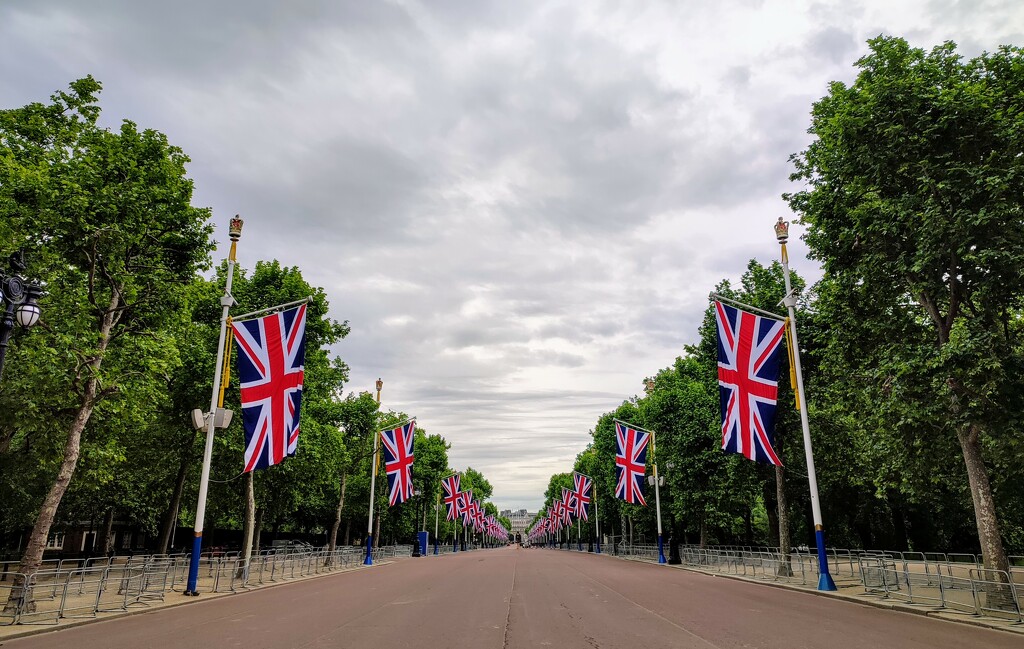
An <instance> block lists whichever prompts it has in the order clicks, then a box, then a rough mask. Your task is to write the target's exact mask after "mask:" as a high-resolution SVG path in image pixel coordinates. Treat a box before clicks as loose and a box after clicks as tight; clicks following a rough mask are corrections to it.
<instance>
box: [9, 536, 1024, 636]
mask: <svg viewBox="0 0 1024 649" xmlns="http://www.w3.org/2000/svg"><path fill="white" fill-rule="evenodd" d="M861 590H863V589H861ZM856 591H857V588H856V587H852V586H849V585H843V584H840V590H839V591H837V592H831V593H829V592H819V591H817V590H814V589H813V588H809V587H804V586H797V585H790V584H783V583H774V582H766V581H763V580H760V579H757V580H753V579H748V578H744V577H737V576H733V575H720V574H714V573H708V572H705V571H701V570H695V569H692V568H688V567H685V566H667V565H657V564H652V563H650V562H646V561H636V560H620V559H617V558H615V557H611V556H608V555H604V554H603V555H595V554H588V553H579V552H567V551H564V550H548V549H522V548H518V547H509V548H500V549H494V550H480V551H474V552H460V553H455V554H447V555H442V556H439V557H431V556H428V557H424V558H418V559H410V558H399V559H394V560H388V561H386V562H380V563H378V564H377V565H374V566H361V565H360V566H357V567H352V568H349V569H347V570H345V571H340V572H335V573H330V574H325V575H319V576H311V577H306V578H297V579H294V580H289V581H286V582H283V583H279V584H273V585H268V586H263V587H259V588H254V589H252V590H249V591H246V592H239V593H225V594H213V593H208V594H203V595H201V596H200V597H195V598H194V597H185V596H183V595H181V594H180V593H170V592H169V593H167V594H166V596H165V597H164V600H163V601H154V602H150V603H149V605H148V606H147V607H145V608H139V609H132V610H129V611H124V612H114V613H105V614H100V615H99V616H97V617H96V618H87V619H73V620H62V621H61V622H60V623H59V624H57V625H52V624H51V625H45V626H43V625H40V626H27V625H18V626H3V627H0V646H3V647H4V648H5V649H32V648H37V647H58V646H59V647H75V649H94V648H95V649H100V648H103V649H107V648H110V649H117V648H119V647H125V648H128V647H131V648H136V647H152V648H153V649H161V648H163V647H181V646H204V645H212V646H218V647H231V646H240V647H242V646H244V647H246V648H247V649H253V648H254V647H268V648H277V647H281V648H284V647H349V646H351V647H356V646H359V647H362V646H373V647H377V648H379V649H386V648H388V647H403V646H416V647H425V648H430V647H452V648H454V649H461V648H463V647H465V648H467V649H468V648H472V649H478V648H480V647H501V648H502V649H518V648H520V647H522V648H525V647H544V646H557V647H559V649H572V648H574V647H580V648H581V649H594V648H595V647H602V648H607V647H638V646H640V647H644V648H645V649H656V648H658V647H685V648H687V649H695V648H701V649H706V648H707V647H715V648H725V647H736V648H739V647H779V648H780V649H782V648H785V649H792V648H793V647H828V648H829V649H846V648H847V647H893V648H894V649H895V648H900V649H903V648H917V647H921V648H923V647H929V648H931V647H963V648H964V649H974V648H978V647H984V648H986V649H1003V648H1009V647H1016V648H1018V649H1019V648H1021V647H1024V627H1022V625H1020V624H1014V623H1012V622H1009V621H1003V620H998V619H990V618H981V617H977V616H972V615H965V614H960V613H955V612H951V611H947V610H937V609H934V608H932V607H926V606H918V605H907V604H902V603H896V602H891V601H887V600H884V599H881V598H879V597H877V596H874V595H868V594H864V593H863V592H861V593H858V592H856Z"/></svg>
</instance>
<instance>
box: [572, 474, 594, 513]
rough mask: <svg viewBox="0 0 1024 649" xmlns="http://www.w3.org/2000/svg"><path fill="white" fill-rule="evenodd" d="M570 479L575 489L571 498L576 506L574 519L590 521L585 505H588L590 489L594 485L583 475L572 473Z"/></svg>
mask: <svg viewBox="0 0 1024 649" xmlns="http://www.w3.org/2000/svg"><path fill="white" fill-rule="evenodd" d="M572 479H573V485H574V487H575V490H574V491H573V498H574V499H575V500H574V502H575V504H576V512H575V514H576V518H580V519H583V520H585V521H588V520H590V519H589V518H588V517H587V505H589V504H590V488H591V487H592V486H593V485H594V481H593V480H591V479H590V476H588V475H585V474H583V473H573V474H572Z"/></svg>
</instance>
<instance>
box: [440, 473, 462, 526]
mask: <svg viewBox="0 0 1024 649" xmlns="http://www.w3.org/2000/svg"><path fill="white" fill-rule="evenodd" d="M441 486H442V487H444V506H445V508H446V514H445V520H448V521H454V520H455V519H457V518H458V517H459V474H458V473H453V474H451V475H450V476H448V477H447V478H445V479H444V480H442V481H441Z"/></svg>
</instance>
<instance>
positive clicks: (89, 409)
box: [0, 77, 212, 607]
mask: <svg viewBox="0 0 1024 649" xmlns="http://www.w3.org/2000/svg"><path fill="white" fill-rule="evenodd" d="M99 90H100V85H99V84H98V83H97V82H96V81H94V80H93V79H92V78H91V77H90V78H86V79H82V80H80V81H77V82H75V83H73V84H72V85H71V92H70V93H58V94H55V95H54V96H53V97H52V98H51V99H52V103H51V104H50V105H49V106H43V105H40V104H31V105H29V106H26V107H24V108H20V109H13V110H5V111H0V194H2V198H0V211H2V213H3V215H4V217H5V218H7V217H8V215H10V218H11V220H12V222H14V223H15V226H14V229H15V230H16V232H17V234H16V238H15V240H16V241H20V242H21V243H25V244H30V245H32V246H34V248H35V249H36V250H37V251H38V254H39V257H40V261H39V262H38V263H37V265H36V266H35V267H34V268H32V270H33V271H34V272H35V273H36V274H37V275H38V276H40V277H42V278H43V279H44V280H45V281H46V283H47V287H48V291H49V296H48V297H47V298H46V309H47V312H48V316H47V325H48V326H47V329H46V330H45V333H44V334H43V336H44V337H45V338H46V344H47V346H48V348H49V349H51V350H52V354H53V356H54V357H56V358H58V359H61V360H60V365H56V366H54V367H51V368H49V369H51V370H52V371H53V372H54V374H55V375H56V376H57V378H56V381H58V382H59V383H60V384H62V385H63V387H64V398H63V400H62V402H60V403H54V404H51V405H52V407H53V408H54V411H65V412H67V413H68V418H67V419H63V418H60V419H58V421H61V422H62V423H66V426H67V427H66V437H65V439H64V442H63V451H62V458H61V461H60V463H59V466H58V467H57V470H56V475H55V477H54V479H53V482H52V486H51V487H50V489H49V491H48V493H47V495H46V497H45V498H44V499H43V502H42V505H41V507H40V509H39V514H38V515H37V517H36V521H35V525H34V527H33V529H32V533H31V536H30V537H29V541H28V543H27V545H26V547H25V552H24V555H23V556H22V559H21V563H20V565H19V568H18V573H20V574H21V575H25V574H30V573H32V572H34V571H35V570H36V569H37V568H38V566H39V564H40V561H41V560H42V556H43V550H44V548H45V545H46V540H47V536H48V534H49V531H50V526H51V524H52V523H53V520H54V517H55V516H56V513H57V507H58V506H59V505H60V502H61V499H62V498H63V496H64V493H65V491H66V490H67V488H68V485H69V484H70V482H71V479H72V476H73V475H74V473H75V468H76V466H77V464H78V458H79V454H80V450H81V442H82V435H83V432H84V431H85V430H86V428H87V426H88V425H89V421H90V418H91V417H92V415H93V412H94V410H95V409H96V408H97V407H98V406H100V405H101V404H102V403H103V402H105V401H107V402H109V403H110V404H111V405H110V407H111V408H112V409H116V408H117V407H118V404H119V403H122V402H123V400H124V399H125V393H126V392H129V391H130V392H131V393H134V394H135V395H136V396H138V394H139V393H142V392H151V393H155V392H158V391H159V389H160V387H161V386H160V385H159V384H160V379H159V377H160V376H161V375H162V374H164V373H166V372H167V371H168V370H169V368H171V367H173V366H174V365H175V364H176V363H177V357H176V351H175V349H174V346H173V344H171V341H170V338H169V336H167V335H166V332H165V330H164V324H165V322H166V321H167V320H168V319H169V318H171V317H172V315H173V314H174V313H175V312H176V310H177V308H178V306H179V304H180V301H181V296H182V294H183V291H184V287H185V286H186V285H187V283H188V282H189V281H190V280H191V278H192V277H193V275H194V274H195V273H196V272H197V270H198V269H199V268H201V267H202V266H204V265H205V264H206V263H208V256H209V252H210V250H211V248H212V243H211V240H210V234H211V228H210V226H209V225H208V223H207V221H208V219H209V211H208V210H205V209H198V208H195V207H192V205H191V199H192V182H191V181H190V180H189V179H188V178H187V177H186V175H185V164H186V163H187V162H188V158H187V157H186V156H185V154H184V153H183V152H182V151H181V150H180V149H178V148H177V147H174V146H171V145H170V144H169V143H168V141H167V138H166V137H165V136H164V135H162V134H161V133H158V132H156V131H153V130H144V131H141V132H140V131H139V130H138V129H137V127H136V125H135V124H133V123H132V122H130V121H127V120H126V121H125V122H123V123H122V125H121V128H120V130H119V131H117V132H112V131H109V130H107V129H102V128H99V127H98V126H97V125H96V119H97V118H98V116H99V107H98V106H97V105H96V93H98V92H99ZM23 579H24V578H23V577H18V578H17V580H16V582H15V584H14V587H13V588H12V590H11V595H10V599H9V600H8V605H7V606H8V607H13V606H14V605H15V603H16V602H17V601H18V600H19V598H20V597H21V595H22V592H21V589H22V586H23Z"/></svg>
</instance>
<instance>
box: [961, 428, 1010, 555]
mask: <svg viewBox="0 0 1024 649" xmlns="http://www.w3.org/2000/svg"><path fill="white" fill-rule="evenodd" d="M980 432H981V430H980V427H979V426H978V425H976V424H974V425H971V426H970V427H968V428H966V429H965V430H961V431H960V432H959V433H958V434H957V438H959V440H960V448H961V450H962V451H963V454H964V463H965V464H966V465H967V478H968V480H969V481H970V484H971V498H972V499H973V501H974V518H975V521H976V522H977V525H978V541H980V543H981V556H982V560H983V564H984V566H985V568H986V569H988V570H1002V571H1005V572H1009V570H1010V562H1009V560H1008V559H1007V556H1006V550H1005V549H1004V548H1003V540H1002V537H1000V536H999V522H998V520H997V519H996V505H995V501H994V500H993V498H992V487H991V486H990V485H989V481H988V470H987V469H986V468H985V464H984V462H983V461H982V459H981V444H980V442H979V439H978V437H979V434H980Z"/></svg>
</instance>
